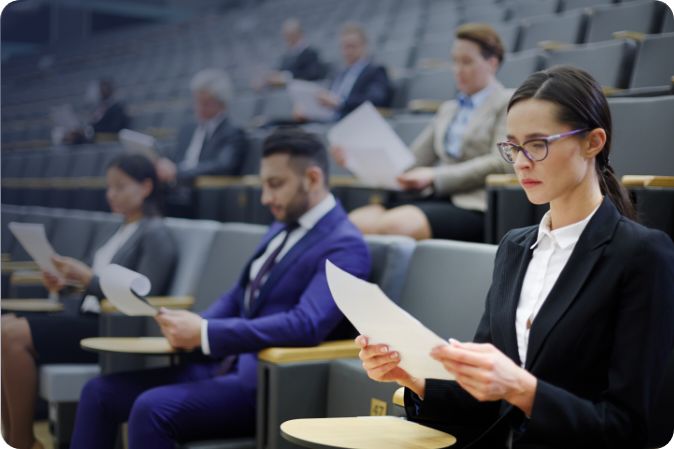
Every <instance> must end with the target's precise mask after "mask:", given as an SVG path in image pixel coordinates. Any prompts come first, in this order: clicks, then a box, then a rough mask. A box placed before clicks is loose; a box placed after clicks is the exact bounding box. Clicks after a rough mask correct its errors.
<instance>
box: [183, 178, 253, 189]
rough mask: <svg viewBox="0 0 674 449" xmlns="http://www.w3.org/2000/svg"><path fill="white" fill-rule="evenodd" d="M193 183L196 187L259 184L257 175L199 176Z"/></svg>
mask: <svg viewBox="0 0 674 449" xmlns="http://www.w3.org/2000/svg"><path fill="white" fill-rule="evenodd" d="M194 185H195V186H196V187H197V188H198V189H204V188H217V187H228V186H237V185H241V186H256V185H260V177H259V176H199V177H198V178H197V179H196V181H195V183H194Z"/></svg>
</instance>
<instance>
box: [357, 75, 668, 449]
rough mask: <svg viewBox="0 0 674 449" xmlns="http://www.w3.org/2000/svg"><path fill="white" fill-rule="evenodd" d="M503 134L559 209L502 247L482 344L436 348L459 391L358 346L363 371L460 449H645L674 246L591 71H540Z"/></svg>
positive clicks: (504, 150)
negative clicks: (621, 146)
mask: <svg viewBox="0 0 674 449" xmlns="http://www.w3.org/2000/svg"><path fill="white" fill-rule="evenodd" d="M507 128H508V137H507V139H508V140H507V141H506V142H502V143H500V144H499V150H500V151H501V154H502V156H503V157H504V159H506V160H507V161H508V162H510V163H512V164H514V167H515V171H516V173H517V176H518V179H519V181H520V183H521V184H522V187H523V188H524V190H525V192H526V194H527V197H528V198H529V200H530V201H531V202H533V203H535V204H543V203H549V204H550V211H549V212H548V214H546V217H544V218H543V221H542V222H541V225H540V226H533V227H529V228H523V229H515V230H513V231H511V232H509V233H508V234H507V235H506V236H505V237H504V238H503V241H502V242H501V244H500V245H499V249H498V252H497V254H496V260H495V266H494V275H493V279H492V285H491V289H490V291H489V294H488V296H487V301H486V310H485V313H484V315H483V317H482V320H481V321H480V324H479V326H478V330H477V333H476V336H475V342H471V343H465V342H464V343H461V342H457V341H453V340H450V342H449V344H447V345H443V346H440V347H437V348H435V349H434V350H433V351H432V353H431V356H432V357H433V358H435V359H436V360H438V361H440V362H441V363H443V365H444V366H445V368H446V369H447V370H448V371H449V372H451V373H454V375H455V376H456V381H441V380H434V379H416V378H412V377H411V376H410V375H409V374H408V373H406V372H405V371H403V370H402V369H401V368H400V367H399V366H398V357H399V355H398V354H397V353H396V352H395V351H390V350H389V349H388V347H386V345H368V344H367V338H366V337H364V336H360V337H359V338H358V339H357V341H358V343H359V344H360V345H361V346H362V350H361V353H360V358H361V359H362V360H363V366H364V367H365V368H366V370H367V371H368V375H369V376H370V377H371V378H372V379H375V380H379V381H397V382H399V383H400V384H401V385H403V386H405V387H407V388H406V391H405V408H406V411H407V415H408V417H409V418H410V419H412V420H415V421H418V422H421V423H424V424H427V425H430V426H434V427H438V428H442V429H444V430H447V431H449V432H451V433H453V434H454V435H456V436H457V440H458V446H457V447H473V448H503V447H513V448H571V447H573V448H579V447H588V448H631V449H633V448H644V447H647V444H648V438H649V435H650V434H651V433H652V432H653V429H651V428H649V424H650V415H651V413H652V410H653V407H654V402H655V400H656V398H657V397H658V393H659V390H660V388H661V385H662V383H663V372H664V367H665V364H666V363H667V360H668V358H669V357H670V355H671V354H672V349H673V348H674V244H672V241H671V240H670V238H669V237H668V236H666V235H665V234H664V233H662V232H660V231H655V230H652V229H647V228H645V227H643V226H641V225H639V224H637V223H635V222H634V221H632V220H631V218H632V217H633V216H634V210H633V207H632V205H631V203H630V202H629V199H628V197H627V194H626V192H625V190H624V188H623V187H621V185H620V184H619V183H618V181H617V180H616V178H615V176H614V174H613V169H612V168H611V166H610V164H609V151H610V140H611V118H610V112H609V108H608V104H607V102H606V98H605V97H604V95H603V94H602V91H601V87H600V86H599V85H598V84H597V83H596V81H595V80H594V79H592V77H591V76H590V75H589V74H587V73H585V72H583V71H581V70H579V69H576V68H572V67H565V66H559V67H554V68H551V69H548V70H546V71H543V72H538V73H535V74H533V75H532V76H530V77H529V79H528V80H527V81H525V83H524V84H523V85H522V86H521V87H520V88H519V89H518V90H517V91H516V92H515V94H514V95H513V97H512V98H511V100H510V103H509V105H508V117H507ZM673 426H674V425H673Z"/></svg>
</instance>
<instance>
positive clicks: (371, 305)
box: [325, 260, 454, 380]
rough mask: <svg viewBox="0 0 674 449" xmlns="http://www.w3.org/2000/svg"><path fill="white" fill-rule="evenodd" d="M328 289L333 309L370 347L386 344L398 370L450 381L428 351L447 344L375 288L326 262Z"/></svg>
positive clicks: (427, 377)
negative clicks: (394, 353)
mask: <svg viewBox="0 0 674 449" xmlns="http://www.w3.org/2000/svg"><path fill="white" fill-rule="evenodd" d="M325 271H326V275H327V278H328V286H329V287H330V292H331V293H332V297H333V298H334V300H335V303H336V304H337V307H339V309H340V310H341V311H342V313H343V314H344V316H346V318H347V319H348V320H349V321H350V322H351V324H353V325H354V327H355V328H356V329H357V330H358V332H360V334H361V335H365V336H367V337H368V341H369V342H370V343H371V344H386V345H388V346H389V347H390V348H391V350H393V351H397V352H398V353H399V354H400V367H401V368H402V369H404V370H405V371H407V372H408V373H409V374H410V375H412V376H414V377H418V378H422V379H448V380H452V379H454V376H453V375H452V374H451V373H449V372H448V371H447V370H445V368H444V367H443V365H442V364H441V363H440V362H438V361H436V360H434V359H432V358H431V356H430V352H431V350H432V349H433V348H434V347H436V346H439V345H446V344H447V342H446V341H445V340H444V339H442V338H441V337H439V336H438V335H436V334H435V333H434V332H433V331H431V330H429V329H428V328H426V327H425V326H424V325H423V324H421V323H420V322H419V321H418V320H417V319H416V318H414V317H413V316H412V315H410V314H409V313H407V312H406V311H404V310H403V309H401V308H400V307H398V306H397V305H396V304H395V303H394V302H393V301H391V300H390V299H389V298H387V297H386V295H385V294H384V292H382V291H381V289H380V288H379V286H377V285H375V284H371V283H369V282H366V281H363V280H362V279H358V278H357V277H355V276H353V275H351V274H349V273H347V272H346V271H344V270H342V269H340V268H339V267H337V266H336V265H335V264H333V263H332V262H330V261H329V260H328V261H326V263H325Z"/></svg>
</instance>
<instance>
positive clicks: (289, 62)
mask: <svg viewBox="0 0 674 449" xmlns="http://www.w3.org/2000/svg"><path fill="white" fill-rule="evenodd" d="M279 70H287V71H288V72H290V73H292V74H293V78H295V79H300V80H307V81H315V80H320V79H323V78H325V72H326V70H325V65H324V64H323V62H321V58H320V57H319V56H318V52H317V51H316V50H314V49H313V48H311V47H304V49H303V50H302V51H301V52H299V53H294V52H292V53H286V54H285V55H283V57H282V58H281V64H279Z"/></svg>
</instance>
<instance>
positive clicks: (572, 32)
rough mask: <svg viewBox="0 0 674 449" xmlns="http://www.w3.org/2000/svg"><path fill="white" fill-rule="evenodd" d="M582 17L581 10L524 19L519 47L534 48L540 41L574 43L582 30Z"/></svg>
mask: <svg viewBox="0 0 674 449" xmlns="http://www.w3.org/2000/svg"><path fill="white" fill-rule="evenodd" d="M583 19H584V12H583V11H582V10H575V11H570V12H567V13H563V14H556V15H552V14H550V15H546V16H541V17H535V18H533V17H532V18H529V19H524V20H523V21H522V35H521V37H520V48H519V49H520V50H527V49H530V48H536V47H537V46H538V43H539V42H541V41H555V42H562V43H565V44H576V43H578V42H579V39H580V38H581V32H582V31H583V28H582V26H583Z"/></svg>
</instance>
